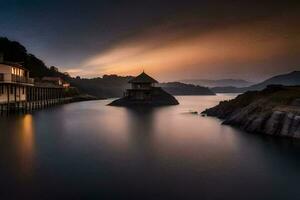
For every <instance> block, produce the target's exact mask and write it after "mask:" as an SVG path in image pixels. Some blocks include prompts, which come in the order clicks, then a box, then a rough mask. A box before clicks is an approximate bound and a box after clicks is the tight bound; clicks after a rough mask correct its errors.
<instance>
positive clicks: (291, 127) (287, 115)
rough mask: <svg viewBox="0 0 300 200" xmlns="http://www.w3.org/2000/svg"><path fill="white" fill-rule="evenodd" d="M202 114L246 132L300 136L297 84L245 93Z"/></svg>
mask: <svg viewBox="0 0 300 200" xmlns="http://www.w3.org/2000/svg"><path fill="white" fill-rule="evenodd" d="M202 113H203V114H206V115H208V116H215V117H218V118H220V119H223V120H224V121H223V124H227V125H233V126H236V127H239V128H241V129H243V130H245V131H247V132H250V133H258V134H267V135H273V136H282V137H291V138H300V86H269V87H267V88H266V89H265V90H263V91H253V92H246V93H244V94H242V95H239V96H238V97H236V98H235V99H233V100H230V101H223V102H220V104H219V105H217V106H215V107H213V108H210V109H207V110H205V111H203V112H202Z"/></svg>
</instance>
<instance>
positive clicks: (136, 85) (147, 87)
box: [108, 72, 179, 107]
mask: <svg viewBox="0 0 300 200" xmlns="http://www.w3.org/2000/svg"><path fill="white" fill-rule="evenodd" d="M128 83H130V84H131V88H130V89H127V90H126V92H125V93H124V97H122V98H120V99H117V100H115V101H113V102H111V103H110V104H108V105H110V106H125V107H132V106H139V105H143V106H151V107H153V106H165V105H178V104H179V103H178V101H177V100H176V98H175V97H174V96H172V95H171V94H169V93H167V92H166V91H164V90H163V89H162V88H161V87H156V84H157V83H158V81H157V80H155V79H154V78H152V77H151V76H149V75H147V74H146V73H145V72H142V73H141V74H140V75H138V76H137V77H135V78H133V79H131V80H129V82H128Z"/></svg>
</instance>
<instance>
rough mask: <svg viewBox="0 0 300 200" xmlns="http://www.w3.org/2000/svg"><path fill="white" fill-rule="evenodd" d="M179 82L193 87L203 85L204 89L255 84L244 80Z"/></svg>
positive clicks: (191, 80) (192, 80) (193, 80)
mask: <svg viewBox="0 0 300 200" xmlns="http://www.w3.org/2000/svg"><path fill="white" fill-rule="evenodd" d="M179 82H182V83H186V84H193V85H201V86H204V87H229V86H231V87H248V86H250V85H252V84H253V83H252V82H249V81H245V80H242V79H218V80H209V79H185V80H180V81H179Z"/></svg>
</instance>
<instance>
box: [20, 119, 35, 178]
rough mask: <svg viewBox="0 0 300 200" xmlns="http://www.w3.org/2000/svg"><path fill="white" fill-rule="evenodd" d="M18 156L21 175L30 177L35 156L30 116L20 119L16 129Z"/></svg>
mask: <svg viewBox="0 0 300 200" xmlns="http://www.w3.org/2000/svg"><path fill="white" fill-rule="evenodd" d="M18 130H19V131H18V137H17V138H18V141H17V143H16V145H18V147H19V150H18V154H19V156H20V160H19V161H20V171H21V173H22V174H23V175H26V176H28V175H31V174H32V172H33V164H34V155H35V130H34V124H33V117H32V115H30V114H27V115H25V116H24V117H22V118H21V119H20V127H19V128H18Z"/></svg>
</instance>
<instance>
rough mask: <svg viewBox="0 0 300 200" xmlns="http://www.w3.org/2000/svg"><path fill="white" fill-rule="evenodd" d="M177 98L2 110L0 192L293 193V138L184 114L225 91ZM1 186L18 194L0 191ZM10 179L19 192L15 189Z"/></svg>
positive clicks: (298, 163)
mask: <svg viewBox="0 0 300 200" xmlns="http://www.w3.org/2000/svg"><path fill="white" fill-rule="evenodd" d="M177 98H178V100H179V101H180V105H178V106H171V107H161V108H157V109H144V108H139V109H127V108H119V107H111V106H105V105H106V104H107V103H109V102H108V101H91V102H81V103H74V104H67V105H63V106H61V107H56V108H53V109H45V110H41V111H38V112H35V113H34V114H33V115H25V116H14V117H11V118H3V119H2V120H0V132H1V134H0V157H1V159H0V177H1V181H0V199H22V198H23V197H24V195H23V194H24V193H25V194H28V195H27V196H31V194H33V193H34V192H36V191H40V193H41V194H42V193H43V194H47V195H49V199H58V198H60V199H62V198H64V199H70V198H72V199H76V197H82V198H84V197H87V198H85V199H113V198H109V197H111V196H113V195H115V196H117V197H119V198H115V199H126V197H129V198H127V199H140V197H141V196H143V198H144V199H147V197H153V198H150V199H247V198H248V196H249V198H250V199H276V197H278V196H279V195H282V197H286V198H281V199H289V198H288V197H290V195H293V196H294V197H295V196H297V195H295V193H296V192H297V191H298V190H296V188H297V183H298V182H299V177H300V172H299V167H300V160H299V159H298V158H299V153H300V143H299V142H296V141H295V142H294V141H291V140H283V139H278V138H272V139H271V138H269V137H262V136H259V135H252V134H246V133H244V132H242V131H240V130H239V129H235V128H232V127H229V126H222V125H221V122H220V121H219V120H217V119H215V118H211V117H201V116H200V115H189V114H182V113H186V112H187V111H189V110H197V111H201V110H204V109H205V108H207V107H212V106H214V105H215V104H217V103H218V102H219V101H220V100H224V99H229V98H232V96H228V95H227V96H226V95H223V96H197V97H196V96H194V97H193V96H191V97H177ZM1 130H4V131H1ZM3 180H4V181H3ZM7 183H9V184H7ZM228 183H230V184H228ZM1 184H2V185H1ZM282 186H284V187H285V188H282ZM1 188H2V191H3V188H6V189H8V190H10V192H11V193H10V194H9V196H8V197H16V196H17V197H18V198H1V197H2V196H1V192H2V191H1ZM232 188H235V190H233V189H232ZM251 188H253V189H252V190H251ZM18 189H19V190H20V191H23V193H15V191H17V190H18ZM287 189H289V190H287ZM87 194H88V195H90V196H87ZM147 195H148V196H147ZM151 195H152V196H151ZM298 196H299V195H298ZM39 197H44V196H39ZM88 197H91V198H88ZM130 197H138V198H130ZM156 197H159V198H156ZM201 197H202V198H201ZM262 197H263V198H262ZM249 198H248V199H249ZM24 199H25V198H24ZM26 199H33V198H26ZM36 199H44V198H36ZM148 199H149V198H148Z"/></svg>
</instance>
